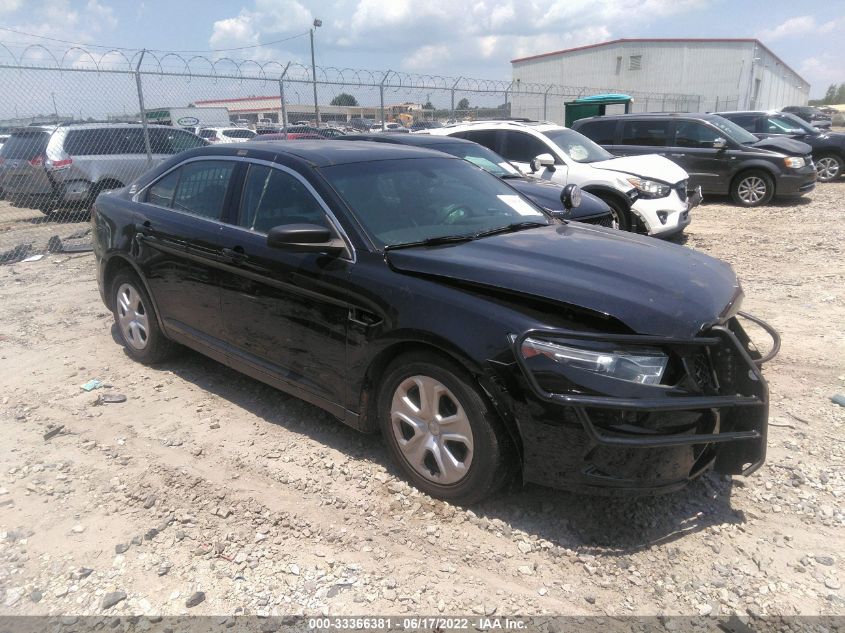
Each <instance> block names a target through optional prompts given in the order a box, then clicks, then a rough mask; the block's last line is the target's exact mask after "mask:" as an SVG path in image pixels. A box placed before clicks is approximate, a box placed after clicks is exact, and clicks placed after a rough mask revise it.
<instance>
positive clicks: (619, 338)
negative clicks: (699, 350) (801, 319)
mask: <svg viewBox="0 0 845 633" xmlns="http://www.w3.org/2000/svg"><path fill="white" fill-rule="evenodd" d="M737 316H738V317H741V318H744V319H748V320H749V321H751V322H753V323H755V324H757V325H758V326H760V327H761V328H762V329H763V330H764V331H765V332H766V333H767V334H769V336H771V338H772V347H771V349H770V351H769V352H768V353H767V354H765V355H761V356H760V357H759V358H752V357H751V354H750V353H749V350H748V349H746V348H745V347H744V346H743V344H742V343H741V342H740V340H739V339H738V338H737V336H736V334H734V332H732V331H731V330H730V329H729V328H728V327H726V326H725V325H717V326H713V327H712V328H710V332H712V333H717V334H719V335H720V336H702V337H696V338H690V339H685V338H673V337H663V336H651V335H629V334H622V335H617V334H600V333H593V332H590V333H586V332H578V331H571V330H541V329H533V330H528V331H525V332H523V333H522V334H520V335H519V336H517V337H514V339H513V353H514V357H515V358H516V361H517V363H518V365H519V367H520V369H521V371H522V374H523V375H524V377H525V379H526V380H527V382H528V384H529V386H530V387H531V389H532V391H533V392H534V393H535V395H536V396H537V397H539V398H540V399H542V400H544V401H546V402H551V403H555V404H559V405H563V406H566V407H572V408H573V409H574V412H575V414H576V416H577V419H578V420H579V422H580V423H581V425H582V426H583V427H584V431H585V433H586V434H587V435H588V437H589V438H590V439H591V440H592V441H593V442H595V443H596V444H600V445H605V446H615V447H624V448H657V447H673V446H689V445H700V444H720V443H727V442H738V441H743V440H745V441H747V440H764V438H765V423H764V424H763V426H762V428H761V429H759V430H758V429H751V430H743V431H725V432H718V433H697V434H680V433H678V434H671V433H669V434H663V435H649V436H644V435H629V434H618V433H606V432H603V430H602V429H600V428H599V427H597V426H596V424H595V423H594V422H593V420H592V419H591V418H590V414H589V412H588V410H587V409H588V408H601V409H615V410H628V411H634V412H642V413H649V412H665V411H701V410H721V409H735V408H739V407H755V406H767V405H768V392H767V388H766V382H765V380H764V379H763V376H762V374H761V372H760V367H761V366H762V365H763V363H765V362H768V361H770V360H772V359H773V358H774V357H775V356H776V355H777V353H778V351H779V349H780V335H779V334H778V333H777V331H776V330H775V329H774V328H773V327H772V326H771V325H769V324H768V323H766V322H765V321H763V320H762V319H759V318H757V317H753V316H751V315H749V314H747V313H744V312H738V313H737ZM532 336H533V337H541V338H564V339H570V340H571V339H585V340H592V341H602V342H611V343H631V344H637V345H658V346H668V347H672V346H681V347H690V346H695V347H709V346H718V345H724V344H725V342H728V343H729V344H730V345H731V347H732V348H733V350H734V351H735V352H736V353H737V355H738V356H739V358H741V359H742V361H743V364H744V365H745V366H746V368H747V370H748V371H749V372H750V374H753V380H754V382H755V383H757V384H758V385H759V393H758V394H753V395H742V394H738V395H682V396H669V395H663V396H662V397H654V398H630V397H629V398H620V397H614V396H601V395H586V394H580V393H553V392H549V391H546V390H545V389H543V388H542V387H541V386H540V383H539V381H538V380H537V378H536V376H535V375H534V374H533V372H532V371H531V370H530V368H529V367H528V366H527V364H526V361H525V359H524V358H523V356H522V352H521V349H522V344H523V342H524V341H525V339H527V338H529V337H532ZM760 463H762V461H760V462H759V463H755V464H753V465H752V466H751V467H750V468H747V469H745V470H744V471H743V472H745V473H746V474H747V473H750V472H751V471H753V470H755V469H756V468H757V467H758V466H759V465H760Z"/></svg>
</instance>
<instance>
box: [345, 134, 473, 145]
mask: <svg viewBox="0 0 845 633" xmlns="http://www.w3.org/2000/svg"><path fill="white" fill-rule="evenodd" d="M337 140H339V141H340V140H342V141H369V142H373V143H388V144H390V143H392V144H395V145H413V146H414V147H431V146H433V145H452V144H454V145H475V144H476V143H473V142H472V141H468V140H466V139H463V138H455V137H454V136H433V135H431V134H347V135H346V136H340V137H338V139H337Z"/></svg>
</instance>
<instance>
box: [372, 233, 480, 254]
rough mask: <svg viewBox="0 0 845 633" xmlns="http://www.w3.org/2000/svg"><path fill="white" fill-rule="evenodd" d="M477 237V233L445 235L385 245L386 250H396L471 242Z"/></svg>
mask: <svg viewBox="0 0 845 633" xmlns="http://www.w3.org/2000/svg"><path fill="white" fill-rule="evenodd" d="M475 238H476V236H475V235H443V236H441V237H429V238H426V239H424V240H418V241H416V242H402V243H400V244H388V245H387V246H385V247H384V250H385V252H387V251H395V250H396V249H399V248H413V247H414V246H438V245H440V244H454V243H456V242H469V241H471V240H474V239H475Z"/></svg>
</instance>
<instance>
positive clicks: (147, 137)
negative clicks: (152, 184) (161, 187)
mask: <svg viewBox="0 0 845 633" xmlns="http://www.w3.org/2000/svg"><path fill="white" fill-rule="evenodd" d="M146 53H147V49H144V50H142V51H141V57H139V58H138V65H137V66H135V86H136V87H137V88H138V106H139V107H140V108H141V127H142V128H143V130H144V149H145V150H146V151H147V164H148V165H150V164H152V162H153V152H152V148H151V147H150V130H149V128H148V127H147V112H146V110H145V108H144V90H143V88H142V86H141V62H143V61H144V55H145V54H146Z"/></svg>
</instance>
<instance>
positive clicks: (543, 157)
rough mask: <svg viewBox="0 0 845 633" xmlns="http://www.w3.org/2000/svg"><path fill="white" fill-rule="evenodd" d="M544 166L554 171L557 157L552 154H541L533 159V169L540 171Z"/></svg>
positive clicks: (533, 170)
mask: <svg viewBox="0 0 845 633" xmlns="http://www.w3.org/2000/svg"><path fill="white" fill-rule="evenodd" d="M543 167H548V168H549V171H554V168H555V157H554V156H552V155H551V154H540V155H539V156H537V157H536V158H532V159H531V171H532V172H538V171H540V170H541V169H542V168H543Z"/></svg>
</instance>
